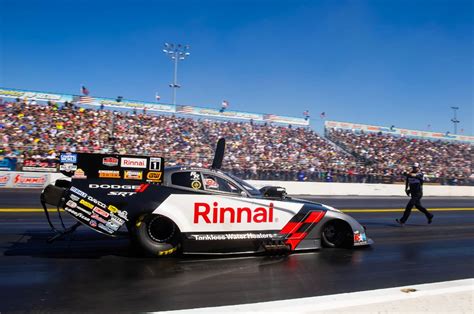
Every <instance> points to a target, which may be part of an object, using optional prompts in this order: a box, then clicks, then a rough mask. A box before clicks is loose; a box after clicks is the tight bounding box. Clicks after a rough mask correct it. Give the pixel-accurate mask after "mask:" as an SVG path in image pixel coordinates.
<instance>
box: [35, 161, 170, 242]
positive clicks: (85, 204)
mask: <svg viewBox="0 0 474 314" xmlns="http://www.w3.org/2000/svg"><path fill="white" fill-rule="evenodd" d="M59 162H60V166H59V170H60V171H61V173H62V174H64V175H65V176H66V177H70V178H71V181H68V180H57V181H56V183H55V184H54V185H52V184H50V185H48V186H47V187H46V188H45V189H44V190H43V191H42V193H41V197H40V201H41V205H42V206H43V209H44V212H45V215H46V219H47V220H48V224H49V225H50V227H51V230H52V231H53V232H54V233H55V235H54V236H53V237H51V238H50V239H49V240H48V242H52V241H54V240H56V239H57V238H60V237H62V236H64V235H66V234H68V233H71V232H74V231H75V230H76V229H77V228H78V227H79V226H80V225H82V224H84V225H87V226H88V227H90V228H91V229H93V230H95V231H97V232H100V233H103V234H106V235H111V236H114V235H116V234H118V232H117V231H118V229H119V228H120V227H121V226H122V225H123V224H125V223H127V222H128V217H127V216H128V213H127V211H125V210H122V208H121V204H122V205H123V202H122V203H120V204H117V203H114V201H113V199H111V198H110V197H107V196H106V195H104V194H103V193H102V194H101V193H100V191H94V190H93V189H90V187H91V186H104V185H120V186H125V185H127V186H131V187H139V188H140V189H144V188H146V186H148V185H151V184H152V185H160V184H161V183H162V182H163V171H164V159H163V157H156V156H134V155H116V154H89V153H61V154H60V158H59ZM48 205H53V206H55V207H56V209H57V213H58V217H59V220H60V223H61V228H58V227H55V226H54V224H53V222H52V220H51V217H50V214H49V213H50V212H49V210H48V208H47V206H48ZM61 208H63V209H64V210H65V211H66V212H68V213H69V214H71V215H72V216H73V217H74V218H75V219H76V220H77V221H78V222H77V223H76V224H74V225H72V226H71V227H66V226H65V224H64V222H63V218H62V216H61Z"/></svg>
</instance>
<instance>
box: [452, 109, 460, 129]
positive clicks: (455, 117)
mask: <svg viewBox="0 0 474 314" xmlns="http://www.w3.org/2000/svg"><path fill="white" fill-rule="evenodd" d="M451 109H453V111H454V117H453V118H452V119H451V122H452V123H453V125H454V134H458V123H459V120H458V119H457V116H456V111H457V110H458V109H459V107H451Z"/></svg>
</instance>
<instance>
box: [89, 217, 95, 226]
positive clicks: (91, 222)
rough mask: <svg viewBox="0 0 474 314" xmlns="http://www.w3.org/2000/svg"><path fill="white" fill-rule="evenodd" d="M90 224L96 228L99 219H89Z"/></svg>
mask: <svg viewBox="0 0 474 314" xmlns="http://www.w3.org/2000/svg"><path fill="white" fill-rule="evenodd" d="M89 225H90V226H91V227H93V228H95V227H97V221H95V220H94V219H91V220H90V221H89Z"/></svg>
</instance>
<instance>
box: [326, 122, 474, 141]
mask: <svg viewBox="0 0 474 314" xmlns="http://www.w3.org/2000/svg"><path fill="white" fill-rule="evenodd" d="M324 127H325V128H326V129H332V128H334V129H343V130H352V131H364V132H373V133H378V132H381V133H385V134H393V135H397V136H404V137H416V138H422V139H431V140H433V139H434V140H448V141H461V142H469V143H474V136H469V135H460V134H450V133H439V132H428V131H417V130H409V129H399V128H395V127H394V128H389V127H383V126H376V125H368V124H358V123H347V122H338V121H326V122H325V123H324Z"/></svg>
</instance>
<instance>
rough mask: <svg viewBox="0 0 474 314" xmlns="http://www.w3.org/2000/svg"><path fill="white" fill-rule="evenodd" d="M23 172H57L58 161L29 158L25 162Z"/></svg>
mask: <svg viewBox="0 0 474 314" xmlns="http://www.w3.org/2000/svg"><path fill="white" fill-rule="evenodd" d="M22 170H23V171H34V172H56V171H57V170H58V161H57V160H55V159H34V158H28V159H25V160H24V161H23V167H22Z"/></svg>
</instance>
